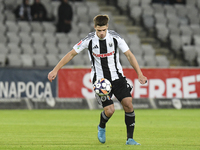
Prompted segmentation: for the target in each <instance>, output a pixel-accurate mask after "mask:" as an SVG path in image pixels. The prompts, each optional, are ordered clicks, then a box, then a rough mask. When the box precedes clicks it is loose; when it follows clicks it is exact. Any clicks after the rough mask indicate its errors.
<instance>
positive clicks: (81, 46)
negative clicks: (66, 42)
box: [73, 40, 88, 53]
mask: <svg viewBox="0 0 200 150" xmlns="http://www.w3.org/2000/svg"><path fill="white" fill-rule="evenodd" d="M87 48H88V42H87V40H80V42H78V43H77V44H76V45H74V47H73V49H74V50H75V51H76V52H77V53H80V52H81V51H83V50H84V49H87Z"/></svg>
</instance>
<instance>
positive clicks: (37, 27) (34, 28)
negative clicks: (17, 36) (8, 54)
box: [30, 22, 44, 33]
mask: <svg viewBox="0 0 200 150" xmlns="http://www.w3.org/2000/svg"><path fill="white" fill-rule="evenodd" d="M30 25H31V29H32V32H39V33H42V32H43V30H44V29H43V26H42V24H41V23H40V22H31V23H30Z"/></svg>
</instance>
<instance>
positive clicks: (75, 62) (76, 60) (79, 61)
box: [71, 55, 85, 66]
mask: <svg viewBox="0 0 200 150" xmlns="http://www.w3.org/2000/svg"><path fill="white" fill-rule="evenodd" d="M71 61H72V62H73V65H74V66H84V65H85V61H84V59H83V58H82V55H76V56H75V57H74V58H73V59H72V60H71Z"/></svg>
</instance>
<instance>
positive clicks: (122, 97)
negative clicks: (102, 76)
mask: <svg viewBox="0 0 200 150" xmlns="http://www.w3.org/2000/svg"><path fill="white" fill-rule="evenodd" d="M113 84H114V85H113V86H115V88H114V89H113V93H114V95H115V97H116V98H117V99H118V100H119V101H120V102H121V104H122V106H123V109H124V111H125V124H126V129H127V141H129V140H130V142H128V143H127V142H126V144H129V145H138V144H139V143H137V142H135V141H134V140H133V132H134V127H135V113H134V110H133V105H132V97H131V93H130V91H131V89H132V88H131V86H130V85H129V84H128V83H127V81H126V79H125V78H120V79H119V80H117V81H116V82H114V83H113ZM131 141H134V142H131Z"/></svg>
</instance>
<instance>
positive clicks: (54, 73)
mask: <svg viewBox="0 0 200 150" xmlns="http://www.w3.org/2000/svg"><path fill="white" fill-rule="evenodd" d="M77 54H78V53H77V52H76V51H75V50H74V49H72V50H71V51H70V52H68V53H67V54H66V55H65V56H64V57H63V58H62V59H61V60H60V61H59V62H58V64H57V65H56V66H55V67H54V69H53V70H52V71H51V72H49V74H48V79H49V81H50V82H52V81H53V80H54V79H55V78H56V76H57V73H58V70H60V69H61V68H62V67H63V66H64V65H65V64H67V63H68V62H69V61H70V60H71V59H72V58H74V56H76V55H77Z"/></svg>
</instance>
